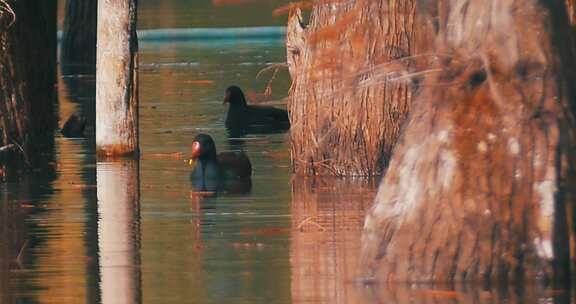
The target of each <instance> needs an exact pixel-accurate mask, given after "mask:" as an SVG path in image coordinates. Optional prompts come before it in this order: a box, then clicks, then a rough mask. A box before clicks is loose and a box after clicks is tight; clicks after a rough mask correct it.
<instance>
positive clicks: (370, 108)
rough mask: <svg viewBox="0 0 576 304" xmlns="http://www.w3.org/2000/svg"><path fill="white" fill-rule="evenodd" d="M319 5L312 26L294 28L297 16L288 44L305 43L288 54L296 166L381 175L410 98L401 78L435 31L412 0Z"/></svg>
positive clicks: (309, 170)
mask: <svg viewBox="0 0 576 304" xmlns="http://www.w3.org/2000/svg"><path fill="white" fill-rule="evenodd" d="M315 3H316V5H315V7H314V10H313V12H312V17H311V21H310V25H309V27H308V28H307V29H306V30H304V31H298V29H297V28H296V29H295V25H297V24H298V23H297V22H294V21H293V20H294V19H293V18H295V16H297V14H294V13H292V14H291V15H292V17H293V18H291V22H290V28H289V30H288V33H289V37H288V38H289V41H288V42H294V41H299V40H303V41H304V46H303V47H302V49H301V50H298V53H297V54H296V55H298V56H297V57H299V58H296V59H294V57H295V56H294V57H292V55H293V54H291V53H290V51H291V50H293V47H292V45H289V48H288V51H289V54H288V55H289V64H290V72H291V75H293V85H292V90H291V98H290V102H289V110H290V120H291V124H292V128H291V132H290V133H291V152H292V161H293V165H294V167H295V170H296V172H298V173H308V174H333V175H375V174H379V173H381V171H382V170H383V169H384V168H385V166H386V164H387V162H388V159H389V157H390V154H391V151H392V147H393V146H394V144H395V143H396V140H397V138H398V135H399V131H400V125H401V123H402V121H404V119H405V117H406V114H407V113H408V109H409V102H410V99H411V84H410V82H409V81H406V79H405V78H404V77H403V75H401V74H399V73H397V71H398V70H405V69H404V68H403V67H405V66H407V65H408V66H410V65H411V64H413V60H412V58H411V57H410V56H412V55H414V54H418V53H420V52H423V51H424V50H427V49H428V47H429V46H430V45H431V41H429V39H431V38H433V34H432V33H433V30H432V28H430V27H428V26H426V25H425V24H424V23H423V22H421V20H420V19H418V18H417V14H416V11H415V1H413V0H391V1H388V0H386V1H385V0H377V1H366V0H356V1H351V2H337V1H317V2H315ZM299 32H302V34H301V35H303V36H304V38H303V39H299V38H298V37H297V35H298V33H299ZM294 36H296V37H294ZM296 44H298V43H296ZM399 66H400V67H402V68H401V69H400V68H398V67H399ZM296 76H297V77H296Z"/></svg>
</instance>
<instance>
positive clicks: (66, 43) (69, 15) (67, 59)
mask: <svg viewBox="0 0 576 304" xmlns="http://www.w3.org/2000/svg"><path fill="white" fill-rule="evenodd" d="M97 9H98V1H97V0H67V1H66V17H65V18H64V29H63V30H62V44H61V47H60V64H61V68H62V73H63V74H65V75H66V74H94V73H95V72H96V19H97V18H96V17H97V14H96V12H97Z"/></svg>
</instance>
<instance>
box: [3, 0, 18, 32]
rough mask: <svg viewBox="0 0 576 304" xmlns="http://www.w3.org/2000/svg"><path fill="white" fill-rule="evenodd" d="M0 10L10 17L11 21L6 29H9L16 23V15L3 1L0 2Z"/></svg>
mask: <svg viewBox="0 0 576 304" xmlns="http://www.w3.org/2000/svg"><path fill="white" fill-rule="evenodd" d="M0 10H2V11H4V12H7V13H9V14H10V16H12V20H11V21H10V23H9V24H8V26H7V28H10V27H11V26H12V25H13V24H14V23H15V22H16V13H15V12H14V10H13V9H12V7H11V6H10V4H8V3H7V2H6V1H5V0H0Z"/></svg>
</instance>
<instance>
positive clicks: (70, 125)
mask: <svg viewBox="0 0 576 304" xmlns="http://www.w3.org/2000/svg"><path fill="white" fill-rule="evenodd" d="M85 128H86V118H84V116H82V115H81V114H79V113H77V112H75V113H72V115H70V117H69V118H68V120H67V121H66V123H65V124H64V125H63V126H62V129H61V130H60V133H62V135H64V137H71V138H74V137H84V129H85Z"/></svg>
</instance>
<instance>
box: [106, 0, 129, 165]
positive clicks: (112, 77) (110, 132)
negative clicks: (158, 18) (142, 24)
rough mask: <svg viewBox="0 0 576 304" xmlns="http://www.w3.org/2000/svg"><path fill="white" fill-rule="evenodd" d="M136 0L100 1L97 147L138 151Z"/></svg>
mask: <svg viewBox="0 0 576 304" xmlns="http://www.w3.org/2000/svg"><path fill="white" fill-rule="evenodd" d="M136 2H137V1H136V0H121V1H99V3H98V49H97V63H96V151H97V153H98V155H99V156H122V155H137V154H138V77H137V76H138V71H137V65H138V57H137V51H138V41H137V35H136V13H137V3H136Z"/></svg>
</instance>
